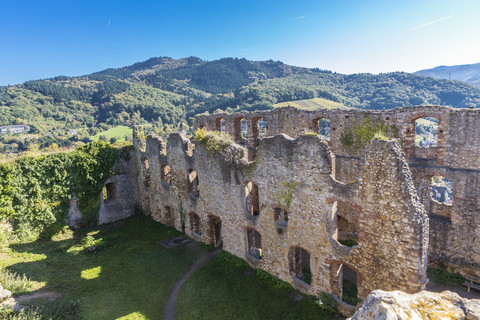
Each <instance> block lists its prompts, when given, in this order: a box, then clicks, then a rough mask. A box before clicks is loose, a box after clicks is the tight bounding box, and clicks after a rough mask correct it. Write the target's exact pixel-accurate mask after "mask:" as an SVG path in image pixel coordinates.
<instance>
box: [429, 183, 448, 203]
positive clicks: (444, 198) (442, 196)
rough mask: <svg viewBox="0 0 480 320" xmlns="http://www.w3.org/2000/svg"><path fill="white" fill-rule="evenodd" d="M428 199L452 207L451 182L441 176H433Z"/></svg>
mask: <svg viewBox="0 0 480 320" xmlns="http://www.w3.org/2000/svg"><path fill="white" fill-rule="evenodd" d="M430 197H431V198H432V200H433V201H436V202H438V203H441V204H445V205H448V206H451V205H453V181H451V180H448V179H447V178H444V177H442V176H433V177H432V186H431V190H430Z"/></svg>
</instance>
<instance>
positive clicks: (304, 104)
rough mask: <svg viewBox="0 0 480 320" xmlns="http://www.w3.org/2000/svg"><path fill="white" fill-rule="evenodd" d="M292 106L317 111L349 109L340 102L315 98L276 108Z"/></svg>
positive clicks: (286, 102) (278, 105)
mask: <svg viewBox="0 0 480 320" xmlns="http://www.w3.org/2000/svg"><path fill="white" fill-rule="evenodd" d="M287 106H292V107H295V108H298V109H305V110H315V109H349V108H348V107H347V106H344V105H343V104H341V103H340V102H335V101H331V100H327V99H324V98H313V99H305V100H295V101H285V102H280V103H277V104H275V105H274V106H273V107H274V108H280V107H287Z"/></svg>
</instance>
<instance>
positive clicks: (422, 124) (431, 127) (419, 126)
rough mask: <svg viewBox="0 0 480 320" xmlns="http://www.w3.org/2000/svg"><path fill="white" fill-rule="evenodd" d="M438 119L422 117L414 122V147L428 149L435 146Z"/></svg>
mask: <svg viewBox="0 0 480 320" xmlns="http://www.w3.org/2000/svg"><path fill="white" fill-rule="evenodd" d="M437 131H438V119H435V118H432V117H424V118H419V119H417V120H415V146H417V147H421V148H430V147H436V146H437Z"/></svg>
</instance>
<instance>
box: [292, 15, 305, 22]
mask: <svg viewBox="0 0 480 320" xmlns="http://www.w3.org/2000/svg"><path fill="white" fill-rule="evenodd" d="M304 18H305V16H300V17H296V18H293V19H290V21H294V20H300V19H304Z"/></svg>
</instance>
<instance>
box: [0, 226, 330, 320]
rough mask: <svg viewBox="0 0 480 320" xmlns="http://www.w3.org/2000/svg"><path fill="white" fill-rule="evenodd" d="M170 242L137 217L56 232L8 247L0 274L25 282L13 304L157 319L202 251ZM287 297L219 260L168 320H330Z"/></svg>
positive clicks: (196, 278)
mask: <svg viewBox="0 0 480 320" xmlns="http://www.w3.org/2000/svg"><path fill="white" fill-rule="evenodd" d="M174 235H180V233H179V232H178V231H176V230H174V229H171V228H167V227H164V226H163V225H161V224H159V223H157V222H155V221H153V220H151V219H150V218H148V217H145V216H135V217H133V218H130V219H128V220H126V221H122V222H118V223H114V224H111V225H108V226H103V227H97V228H94V229H90V230H88V231H83V232H75V233H74V232H72V231H70V230H69V229H64V231H63V232H61V233H60V234H58V235H56V236H54V237H53V238H52V240H38V241H35V242H32V243H12V244H10V245H9V247H8V248H4V249H2V250H0V268H6V269H7V270H9V271H14V272H17V273H19V274H25V275H26V276H27V277H28V278H29V279H30V280H31V281H33V282H32V283H31V286H30V288H29V289H27V290H25V289H21V288H20V289H17V290H13V291H14V292H15V293H16V294H15V295H16V296H19V295H22V294H25V293H30V292H35V291H36V292H52V291H53V292H55V293H57V294H60V295H61V297H63V298H64V299H65V300H68V301H72V300H73V301H79V303H78V305H79V307H76V310H77V311H76V314H78V313H79V312H80V314H81V316H83V318H84V319H88V320H90V319H94V320H101V319H152V320H153V319H155V320H156V319H162V316H163V309H164V305H165V303H166V301H167V298H168V295H169V290H170V289H171V288H172V287H173V285H174V284H175V283H176V282H177V281H178V280H179V279H180V278H181V276H182V275H183V274H184V273H185V272H186V271H187V270H188V269H189V268H190V265H191V264H192V263H193V262H194V261H195V260H196V258H197V257H198V252H199V250H209V248H208V247H207V246H205V245H200V246H199V247H198V248H195V246H192V245H182V246H179V247H176V248H172V249H166V248H164V247H162V246H161V245H160V244H159V243H158V242H159V240H161V239H166V238H169V237H172V236H174ZM87 236H90V237H89V239H90V243H96V242H101V243H102V246H101V247H100V249H98V250H97V251H94V252H93V253H84V250H83V248H84V247H85V239H86V238H87ZM82 245H83V246H82ZM0 275H1V270H0ZM1 280H2V278H1V277H0V281H1ZM292 292H294V290H293V289H292V288H291V287H290V285H288V284H286V283H284V282H281V281H280V280H278V279H276V278H274V277H272V276H270V275H269V274H267V273H266V272H265V271H261V270H257V271H255V270H253V269H251V268H250V267H249V266H248V265H247V264H246V263H245V262H244V261H243V260H241V259H239V258H236V257H234V256H232V255H231V254H229V253H227V252H221V253H220V254H219V255H218V256H217V257H216V258H214V259H213V260H212V261H210V262H209V263H208V264H207V265H206V266H205V267H203V268H202V269H200V270H198V271H197V272H196V273H195V274H194V275H193V277H192V278H190V279H189V280H188V281H187V282H186V283H185V284H184V285H183V287H182V288H181V290H180V292H179V295H178V296H177V305H176V318H177V319H179V320H182V319H188V320H190V319H209V320H213V319H331V316H329V314H328V313H326V312H325V311H324V309H326V307H325V306H323V307H322V306H321V305H320V303H319V301H317V299H315V298H313V297H305V298H304V299H303V300H302V301H300V302H295V301H294V300H293V299H292V298H291V297H290V294H291V293H292ZM45 303H46V300H43V301H42V300H40V301H37V302H36V304H35V305H42V304H45ZM78 309H79V310H80V311H78ZM0 317H1V316H0ZM54 318H55V317H54ZM15 319H17V318H15ZM21 319H22V320H23V319H24V318H21ZM29 319H30V318H29ZM35 319H37V318H35ZM38 319H40V318H38ZM62 319H68V320H71V319H77V318H75V317H73V316H68V317H63V318H62Z"/></svg>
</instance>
